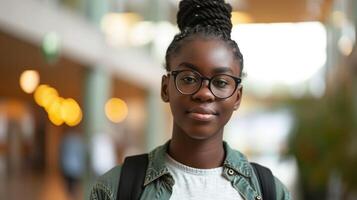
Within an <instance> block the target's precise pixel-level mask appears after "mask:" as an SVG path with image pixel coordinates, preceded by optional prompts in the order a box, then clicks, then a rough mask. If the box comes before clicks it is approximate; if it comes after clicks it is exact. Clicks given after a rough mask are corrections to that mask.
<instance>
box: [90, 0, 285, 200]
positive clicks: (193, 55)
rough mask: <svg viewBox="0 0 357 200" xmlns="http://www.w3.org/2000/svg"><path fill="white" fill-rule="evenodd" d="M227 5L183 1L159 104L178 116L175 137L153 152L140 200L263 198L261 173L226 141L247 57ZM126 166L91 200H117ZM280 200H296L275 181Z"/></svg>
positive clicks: (102, 182)
mask: <svg viewBox="0 0 357 200" xmlns="http://www.w3.org/2000/svg"><path fill="white" fill-rule="evenodd" d="M230 18H231V6H230V5H229V4H226V3H225V2H224V0H204V1H203V0H182V1H181V2H180V5H179V12H178V14H177V22H178V26H179V28H180V33H179V34H177V35H176V36H175V37H174V39H173V41H172V43H171V44H170V46H169V47H168V49H167V54H166V70H167V74H166V75H164V76H163V77H162V86H161V97H162V99H163V101H165V102H167V103H169V104H170V107H171V112H172V115H173V131H172V138H171V140H170V141H168V142H167V143H166V144H164V145H163V146H160V147H157V148H156V149H155V150H153V151H152V152H150V153H149V156H148V166H147V168H146V171H145V179H144V181H143V184H142V185H143V187H144V189H143V192H142V194H141V197H140V199H148V200H153V199H162V200H164V199H165V200H168V199H171V200H172V199H180V200H185V199H202V200H203V199H204V200H207V199H215V200H218V199H220V200H224V199H227V200H228V199H229V200H230V199H232V200H233V199H235V200H237V199H246V200H251V199H257V200H259V199H262V189H261V188H260V186H259V180H258V178H257V177H258V176H257V173H256V172H255V170H254V169H253V167H252V165H251V164H250V163H249V162H248V161H247V159H246V158H245V156H244V155H243V154H241V153H240V152H238V151H235V150H232V149H231V148H230V147H229V145H228V144H227V143H225V142H224V141H223V130H224V126H225V125H226V123H227V122H228V121H229V119H230V118H231V115H232V113H233V112H234V111H235V110H237V109H238V108H239V105H240V102H241V99H242V93H243V88H242V85H241V75H242V70H243V56H242V54H241V52H240V50H239V48H238V46H237V44H236V42H235V41H233V40H232V39H231V38H230V33H231V29H232V23H231V19H230ZM120 172H121V167H120V166H117V167H115V168H113V169H112V170H110V171H109V172H108V173H106V174H105V175H103V176H102V177H100V179H99V180H98V181H97V183H96V185H95V186H94V187H93V189H92V192H91V199H112V200H114V199H116V198H117V193H118V184H119V182H120V180H119V179H120ZM272 182H273V183H272V184H275V187H274V189H275V193H276V194H275V195H276V199H279V200H280V199H291V197H290V195H289V193H288V192H287V190H286V188H285V187H284V186H283V185H282V183H281V182H280V181H279V180H278V179H276V178H273V179H272Z"/></svg>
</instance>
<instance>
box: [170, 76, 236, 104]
mask: <svg viewBox="0 0 357 200" xmlns="http://www.w3.org/2000/svg"><path fill="white" fill-rule="evenodd" d="M184 71H189V72H193V73H196V74H198V75H199V76H200V81H201V84H200V87H198V88H197V90H196V91H194V92H192V93H187V94H186V93H183V92H182V91H180V90H179V89H178V87H177V83H176V77H177V75H178V74H179V73H181V72H184ZM167 75H172V76H173V77H174V83H175V88H176V90H177V91H179V92H180V93H181V94H183V95H193V94H196V93H197V92H198V91H200V89H201V88H202V84H203V81H204V80H208V89H209V91H210V92H211V93H212V94H213V96H215V97H216V98H218V99H227V98H229V97H231V96H233V94H234V93H235V92H236V90H237V88H238V86H239V84H241V83H242V78H240V77H235V76H232V75H229V74H216V75H214V76H212V77H211V78H208V77H207V76H202V74H200V73H199V72H197V71H194V70H187V69H183V70H174V71H169V72H167ZM221 75H225V76H229V77H231V78H233V80H234V81H235V83H236V85H235V88H234V90H233V92H232V94H231V95H229V96H228V97H224V98H222V97H217V96H216V95H215V94H214V93H213V92H212V89H211V82H212V80H213V79H214V78H215V77H216V76H221Z"/></svg>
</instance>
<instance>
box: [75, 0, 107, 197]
mask: <svg viewBox="0 0 357 200" xmlns="http://www.w3.org/2000/svg"><path fill="white" fill-rule="evenodd" d="M80 2H81V6H80V7H81V9H82V11H83V13H84V15H85V16H87V17H88V19H89V21H91V22H92V23H93V24H95V26H97V27H98V29H100V22H101V19H102V17H103V16H104V15H105V14H106V13H107V12H108V11H109V6H110V1H109V0H80ZM83 45H85V44H83ZM103 69H104V67H103V66H91V67H90V68H89V71H88V74H87V77H86V80H85V81H86V82H85V89H84V91H85V95H84V97H85V98H84V107H85V109H84V110H85V112H84V117H83V119H84V121H83V122H84V123H83V124H84V130H85V137H86V138H85V141H86V144H87V152H88V153H87V159H86V160H87V162H86V163H87V170H86V171H87V173H86V176H85V179H84V186H85V188H84V195H85V199H89V198H87V197H89V192H90V189H91V188H90V186H91V185H92V183H93V180H94V175H93V173H92V168H91V165H90V163H91V160H90V159H91V155H90V152H91V145H90V144H91V143H90V142H91V141H92V138H93V136H94V134H96V133H103V132H105V130H106V127H107V123H108V122H107V120H106V117H105V113H104V112H105V111H104V105H105V103H106V101H107V100H108V98H109V95H110V85H111V80H110V75H109V74H108V73H107V72H106V71H105V70H103Z"/></svg>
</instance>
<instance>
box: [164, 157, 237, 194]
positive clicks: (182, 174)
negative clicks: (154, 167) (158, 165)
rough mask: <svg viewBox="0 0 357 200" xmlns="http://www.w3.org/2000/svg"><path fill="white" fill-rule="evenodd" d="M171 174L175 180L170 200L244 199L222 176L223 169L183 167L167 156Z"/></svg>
mask: <svg viewBox="0 0 357 200" xmlns="http://www.w3.org/2000/svg"><path fill="white" fill-rule="evenodd" d="M166 163H167V167H168V169H169V172H170V173H171V175H172V176H173V179H174V180H175V185H174V187H173V192H172V195H171V198H170V200H182V199H185V200H202V199H205V200H218V199H219V200H230V199H232V200H237V199H238V200H240V199H242V197H241V196H240V194H239V193H238V191H237V190H235V189H234V188H233V187H232V184H231V182H230V181H228V180H227V179H225V178H224V177H223V176H222V173H223V167H218V168H213V169H197V168H192V167H189V166H186V165H183V164H181V163H179V162H177V161H175V160H174V159H173V158H171V157H170V156H169V155H168V154H167V159H166Z"/></svg>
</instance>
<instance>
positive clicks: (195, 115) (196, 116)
mask: <svg viewBox="0 0 357 200" xmlns="http://www.w3.org/2000/svg"><path fill="white" fill-rule="evenodd" d="M188 116H189V117H190V118H191V119H194V120H198V121H205V122H208V121H211V120H213V119H214V118H215V117H216V115H214V114H203V113H195V112H189V113H188Z"/></svg>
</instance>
